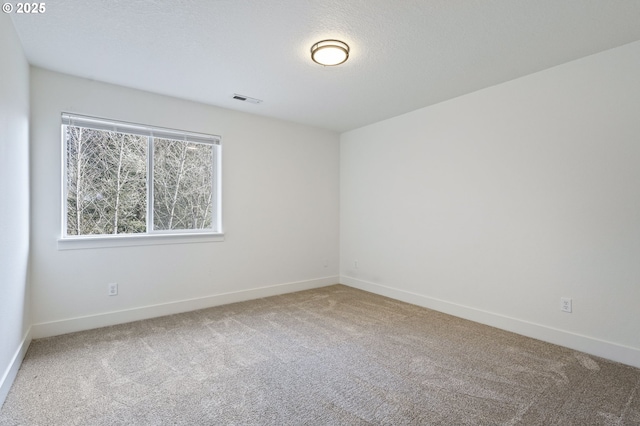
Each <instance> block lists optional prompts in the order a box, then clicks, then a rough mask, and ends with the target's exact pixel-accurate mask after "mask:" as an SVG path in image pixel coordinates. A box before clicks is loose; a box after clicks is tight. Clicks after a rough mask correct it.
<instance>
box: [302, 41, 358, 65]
mask: <svg viewBox="0 0 640 426" xmlns="http://www.w3.org/2000/svg"><path fill="white" fill-rule="evenodd" d="M311 59H312V60H313V62H315V63H317V64H320V65H324V66H327V67H332V66H335V65H340V64H343V63H344V62H345V61H346V60H347V59H349V45H348V44H347V43H345V42H343V41H340V40H322V41H319V42H317V43H316V44H314V45H313V46H311Z"/></svg>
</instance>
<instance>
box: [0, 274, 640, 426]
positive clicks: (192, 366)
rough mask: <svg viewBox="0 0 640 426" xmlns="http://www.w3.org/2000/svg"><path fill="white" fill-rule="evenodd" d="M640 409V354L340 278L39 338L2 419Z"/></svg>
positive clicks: (115, 420) (505, 420) (407, 416)
mask: <svg viewBox="0 0 640 426" xmlns="http://www.w3.org/2000/svg"><path fill="white" fill-rule="evenodd" d="M118 424H127V425H129V424H130V425H165V424H166V425H168V424H171V425H218V424H224V425H231V424H237V425H247V424H248V425H289V424H291V425H327V424H329V425H332V424H336V425H337V424H339V425H365V424H387V425H418V424H420V425H429V424H433V425H637V424H640V370H639V369H636V368H632V367H629V366H625V365H622V364H617V363H614V362H610V361H606V360H603V359H599V358H595V357H592V356H588V355H585V354H583V353H579V352H576V351H573V350H569V349H565V348H562V347H558V346H554V345H551V344H547V343H543V342H540V341H537V340H533V339H529V338H525V337H521V336H518V335H516V334H512V333H508V332H505V331H501V330H497V329H495V328H491V327H487V326H483V325H479V324H476V323H473V322H470V321H465V320H462V319H458V318H455V317H452V316H448V315H444V314H441V313H438V312H434V311H431V310H428V309H424V308H420V307H416V306H413V305H409V304H405V303H402V302H398V301H394V300H391V299H387V298H384V297H381V296H377V295H373V294H370V293H366V292H362V291H359V290H355V289H352V288H349V287H345V286H341V285H336V286H331V287H326V288H322V289H317V290H310V291H304V292H299V293H293V294H288V295H283V296H276V297H270V298H265V299H259V300H255V301H250V302H243V303H236V304H232V305H227V306H220V307H216V308H210V309H205V310H201V311H196V312H190V313H186V314H180V315H173V316H169V317H163V318H157V319H152V320H146V321H140V322H135V323H130V324H124V325H119V326H113V327H108V328H103V329H98V330H91V331H85V332H79V333H73V334H68V335H64V336H58V337H52V338H47V339H41V340H36V341H34V342H33V343H32V344H31V347H30V348H29V351H28V353H27V356H26V358H25V360H24V363H23V364H22V367H21V369H20V371H19V373H18V376H17V378H16V381H15V383H14V385H13V388H12V389H11V391H10V393H9V395H8V397H7V400H6V402H5V404H4V406H3V408H2V411H0V425H3V426H4V425H118Z"/></svg>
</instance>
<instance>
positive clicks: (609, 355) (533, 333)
mask: <svg viewBox="0 0 640 426" xmlns="http://www.w3.org/2000/svg"><path fill="white" fill-rule="evenodd" d="M340 283H341V284H344V285H347V286H350V287H354V288H357V289H360V290H365V291H368V292H371V293H375V294H379V295H381V296H386V297H390V298H392V299H396V300H400V301H403V302H407V303H411V304H414V305H418V306H423V307H425V308H429V309H433V310H435V311H439V312H443V313H445V314H450V315H454V316H456V317H460V318H464V319H468V320H471V321H475V322H478V323H481V324H486V325H489V326H492V327H496V328H499V329H502V330H507V331H511V332H514V333H517V334H521V335H523V336H527V337H532V338H534V339H538V340H542V341H545V342H549V343H553V344H556V345H559V346H564V347H566V348H570V349H575V350H577V351H580V352H585V353H588V354H591V355H595V356H599V357H602V358H606V359H609V360H612V361H616V362H620V363H622V364H627V365H631V366H633V367H637V368H640V349H638V348H632V347H629V346H624V345H620V344H617V343H613V342H607V341H605V340H600V339H596V338H593V337H588V336H584V335H580V334H575V333H571V332H568V331H564V330H560V329H556V328H553V327H548V326H544V325H540V324H535V323H532V322H528V321H524V320H520V319H517V318H512V317H507V316H504V315H500V314H496V313H493V312H487V311H483V310H480V309H476V308H472V307H469V306H464V305H459V304H456V303H451V302H447V301H444V300H440V299H435V298H432V297H429V296H424V295H421V294H417V293H412V292H409V291H405V290H399V289H396V288H392V287H387V286H384V285H380V284H375V283H371V282H368V281H363V280H358V279H356V278H351V277H347V276H340Z"/></svg>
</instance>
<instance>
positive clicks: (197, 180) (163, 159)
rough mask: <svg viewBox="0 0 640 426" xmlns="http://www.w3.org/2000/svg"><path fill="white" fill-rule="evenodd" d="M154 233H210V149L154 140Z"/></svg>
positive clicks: (195, 145)
mask: <svg viewBox="0 0 640 426" xmlns="http://www.w3.org/2000/svg"><path fill="white" fill-rule="evenodd" d="M153 151H154V152H153V198H154V200H153V227H154V230H171V229H211V228H212V217H213V201H214V200H213V194H214V191H213V146H212V145H209V144H201V143H193V142H184V141H177V140H172V139H161V138H154V140H153Z"/></svg>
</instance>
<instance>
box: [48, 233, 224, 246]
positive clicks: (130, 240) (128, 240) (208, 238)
mask: <svg viewBox="0 0 640 426" xmlns="http://www.w3.org/2000/svg"><path fill="white" fill-rule="evenodd" d="M219 241H224V234H211V233H201V234H200V233H183V234H151V235H150V234H142V235H118V236H105V235H100V236H86V237H67V238H60V239H58V250H79V249H94V248H108V247H131V246H153V245H160V244H192V243H211V242H219Z"/></svg>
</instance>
